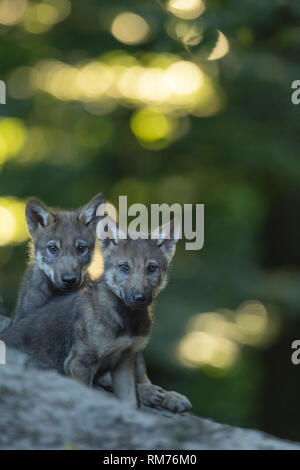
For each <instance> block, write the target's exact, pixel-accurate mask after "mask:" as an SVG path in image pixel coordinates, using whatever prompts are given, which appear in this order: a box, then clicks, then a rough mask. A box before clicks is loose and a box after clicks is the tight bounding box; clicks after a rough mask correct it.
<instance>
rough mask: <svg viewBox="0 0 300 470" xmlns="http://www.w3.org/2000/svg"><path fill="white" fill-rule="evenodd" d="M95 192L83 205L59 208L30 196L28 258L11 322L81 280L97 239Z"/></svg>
mask: <svg viewBox="0 0 300 470" xmlns="http://www.w3.org/2000/svg"><path fill="white" fill-rule="evenodd" d="M104 202H105V200H104V196H103V195H102V194H101V193H99V194H97V195H96V196H95V197H94V198H93V199H92V200H91V201H90V202H89V203H88V204H87V205H86V206H85V207H83V208H82V209H77V210H73V211H58V210H52V209H49V208H48V207H46V206H45V205H44V204H42V203H41V202H40V201H39V200H37V199H33V198H31V199H29V201H28V202H27V205H26V212H25V213H26V220H27V225H28V230H29V233H30V235H31V239H32V243H31V250H30V253H31V259H30V262H29V266H28V268H27V271H26V273H25V276H24V279H23V283H22V286H21V289H20V293H19V297H18V302H17V307H16V310H15V314H14V317H13V320H12V321H13V322H15V321H18V320H20V319H21V318H23V317H24V316H26V315H29V314H31V313H32V312H34V311H36V310H37V309H38V308H40V307H43V306H44V305H46V304H47V302H49V300H51V299H52V298H53V297H54V296H58V295H65V294H68V293H70V292H74V291H76V290H78V289H79V288H80V286H81V285H82V284H83V282H84V280H85V277H86V271H87V268H88V266H89V264H90V263H91V259H92V256H93V253H94V246H95V241H96V224H97V222H98V221H99V217H98V216H97V215H96V212H97V208H98V206H100V205H101V204H103V203H104Z"/></svg>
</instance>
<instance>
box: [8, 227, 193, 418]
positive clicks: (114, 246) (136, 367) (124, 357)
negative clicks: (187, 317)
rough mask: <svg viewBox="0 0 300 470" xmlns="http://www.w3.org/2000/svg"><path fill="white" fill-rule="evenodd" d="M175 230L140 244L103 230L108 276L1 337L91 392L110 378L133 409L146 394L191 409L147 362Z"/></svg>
mask: <svg viewBox="0 0 300 470" xmlns="http://www.w3.org/2000/svg"><path fill="white" fill-rule="evenodd" d="M112 227H114V228H112ZM175 232H176V231H175V227H174V224H172V223H171V224H167V225H165V226H163V227H162V228H161V237H160V238H158V239H156V240H152V239H151V238H148V239H142V238H138V239H133V238H132V237H131V236H130V234H129V235H128V238H127V239H120V237H119V232H118V229H117V228H116V226H115V224H108V230H107V231H106V230H105V229H104V225H102V226H101V229H100V230H98V236H99V238H100V244H101V252H102V255H103V258H104V274H103V276H101V277H100V279H99V280H97V281H95V282H93V283H91V284H89V285H88V286H87V287H86V288H85V289H84V290H82V291H81V292H77V293H74V294H71V295H69V296H68V297H64V298H62V299H54V300H53V301H52V302H49V304H48V305H47V308H45V309H43V311H41V312H40V313H38V314H32V315H30V316H28V317H27V318H24V319H23V320H20V321H18V322H17V323H15V324H14V325H12V326H11V327H9V328H8V329H7V330H5V331H4V332H3V333H2V334H1V335H0V338H1V339H2V340H4V341H5V343H6V344H7V345H8V346H12V347H16V348H19V349H22V350H24V351H25V352H27V353H28V354H29V355H30V356H31V357H32V359H33V360H34V362H35V363H36V365H38V366H40V367H44V368H54V369H56V370H57V371H59V372H60V373H62V374H66V375H67V376H69V377H73V378H75V379H77V380H79V381H81V382H83V383H85V384H87V385H90V386H92V385H94V384H95V383H97V381H98V379H99V377H101V376H103V375H104V374H106V373H107V372H110V373H111V378H112V388H113V391H114V393H115V395H116V396H117V397H118V398H120V399H121V400H123V401H125V402H126V403H128V404H129V405H130V406H132V407H137V406H138V403H139V399H138V397H139V396H140V395H144V396H146V397H147V400H148V404H149V405H152V406H154V405H157V404H158V402H160V406H162V407H163V408H166V409H169V410H172V411H186V410H188V409H189V408H190V407H191V405H190V402H189V400H188V399H187V398H186V397H184V396H183V395H180V394H178V393H176V392H165V391H163V390H162V389H161V388H160V387H156V386H154V385H152V384H151V383H150V381H149V379H148V378H147V376H146V374H145V368H144V364H143V359H142V356H141V352H142V350H143V349H144V348H145V346H146V344H147V343H148V341H149V338H150V333H151V327H152V322H153V316H152V313H151V308H150V306H151V303H152V301H153V299H154V297H155V296H156V295H157V294H158V293H159V292H160V291H161V290H162V289H163V288H164V286H165V285H166V281H167V272H168V267H169V264H170V261H171V259H172V257H173V255H174V253H175V244H176V242H177V238H176V237H175ZM166 234H169V236H170V238H166ZM107 235H108V237H107ZM137 392H138V393H137ZM143 402H144V399H143Z"/></svg>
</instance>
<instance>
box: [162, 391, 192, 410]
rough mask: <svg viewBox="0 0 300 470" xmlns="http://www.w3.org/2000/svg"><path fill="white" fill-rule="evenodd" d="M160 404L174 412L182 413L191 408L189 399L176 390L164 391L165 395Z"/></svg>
mask: <svg viewBox="0 0 300 470" xmlns="http://www.w3.org/2000/svg"><path fill="white" fill-rule="evenodd" d="M160 406H161V407H162V408H165V409H166V410H169V411H173V412H174V413H183V412H184V411H189V410H190V409H191V408H192V404H191V402H190V400H189V399H188V398H187V397H185V396H184V395H181V394H180V393H177V392H165V397H164V399H163V401H162V402H161V404H160Z"/></svg>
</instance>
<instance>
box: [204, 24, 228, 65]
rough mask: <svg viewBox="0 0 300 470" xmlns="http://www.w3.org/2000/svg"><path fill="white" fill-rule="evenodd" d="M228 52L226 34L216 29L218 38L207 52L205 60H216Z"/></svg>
mask: <svg viewBox="0 0 300 470" xmlns="http://www.w3.org/2000/svg"><path fill="white" fill-rule="evenodd" d="M228 52H229V42H228V39H227V38H226V36H225V35H224V34H223V33H222V32H221V31H218V40H217V43H216V45H215V47H214V48H213V50H212V51H211V53H210V54H209V56H208V58H207V60H218V59H221V58H222V57H224V56H225V55H226V54H228Z"/></svg>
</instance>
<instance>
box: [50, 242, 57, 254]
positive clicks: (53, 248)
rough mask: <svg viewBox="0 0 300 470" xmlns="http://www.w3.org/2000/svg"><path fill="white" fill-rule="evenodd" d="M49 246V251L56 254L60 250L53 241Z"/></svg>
mask: <svg viewBox="0 0 300 470" xmlns="http://www.w3.org/2000/svg"><path fill="white" fill-rule="evenodd" d="M47 248H48V251H49V253H51V254H52V255H56V254H57V252H58V248H57V246H56V245H54V244H53V243H52V244H51V245H48V246H47Z"/></svg>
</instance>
